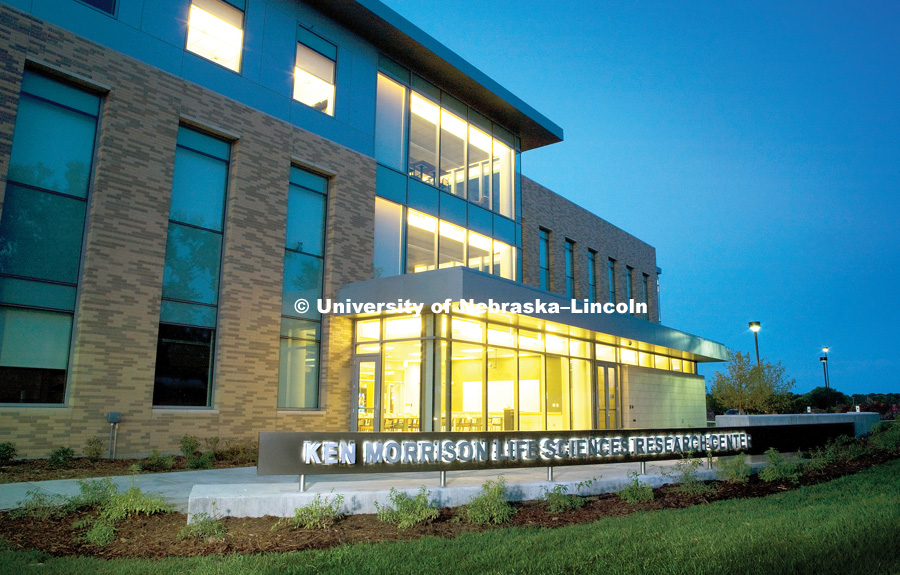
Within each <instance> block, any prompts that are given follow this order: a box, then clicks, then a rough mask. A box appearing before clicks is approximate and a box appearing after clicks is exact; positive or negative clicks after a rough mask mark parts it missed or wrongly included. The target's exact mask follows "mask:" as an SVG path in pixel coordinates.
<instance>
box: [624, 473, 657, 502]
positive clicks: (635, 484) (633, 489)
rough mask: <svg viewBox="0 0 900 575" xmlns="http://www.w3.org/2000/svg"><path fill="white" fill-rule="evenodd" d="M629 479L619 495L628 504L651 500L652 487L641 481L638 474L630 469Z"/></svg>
mask: <svg viewBox="0 0 900 575" xmlns="http://www.w3.org/2000/svg"><path fill="white" fill-rule="evenodd" d="M628 477H630V478H631V481H630V482H629V483H628V485H626V486H625V487H624V488H623V489H622V490H621V491H619V493H618V495H619V497H620V498H621V499H622V500H623V501H625V502H626V503H628V504H630V505H634V504H636V503H646V502H648V501H653V488H652V487H650V485H648V484H646V483H641V479H640V477H641V476H640V475H638V474H637V473H635V472H634V471H632V472H631V473H629V474H628Z"/></svg>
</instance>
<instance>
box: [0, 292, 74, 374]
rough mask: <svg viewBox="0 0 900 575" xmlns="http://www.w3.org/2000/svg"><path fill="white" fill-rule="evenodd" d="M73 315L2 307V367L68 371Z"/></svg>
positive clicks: (0, 360)
mask: <svg viewBox="0 0 900 575" xmlns="http://www.w3.org/2000/svg"><path fill="white" fill-rule="evenodd" d="M71 333H72V315H71V314H68V313H58V312H51V311H43V310H36V309H21V308H10V307H0V366H3V367H30V368H46V369H62V370H65V369H66V368H67V367H68V364H69V338H70V335H71Z"/></svg>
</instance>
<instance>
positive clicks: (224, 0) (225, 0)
mask: <svg viewBox="0 0 900 575" xmlns="http://www.w3.org/2000/svg"><path fill="white" fill-rule="evenodd" d="M195 1H196V0H190V2H189V3H188V12H187V17H186V18H185V24H186V30H185V35H184V50H185V52H188V53H191V54H193V55H195V56H197V57H198V58H202V59H203V60H205V61H206V62H211V63H213V64H215V65H216V66H219V67H220V68H222V69H223V70H228V71H229V72H233V73H235V74H237V75H239V76H240V75H242V74H243V70H244V39H245V37H246V32H247V5H246V2H244V1H240V2H239V1H238V0H202V1H204V2H218V3H220V4H225V5H228V6H231V7H232V8H233V9H235V10H237V11H239V12H240V13H241V26H240V31H241V46H240V53H239V54H238V58H237V69H234V68H229V67H228V66H226V65H225V64H222V63H221V62H217V61H215V60H213V59H212V58H209V57H207V56H205V55H203V54H200V53H199V52H195V51H194V50H191V48H190V37H191V8H192V7H193V6H194V2H195ZM238 3H240V4H241V5H242V6H239V5H238ZM197 8H198V9H200V10H203V11H204V12H206V10H204V9H203V8H201V7H200V6H199V5H198V6H197ZM207 14H209V12H207ZM210 15H211V16H213V17H214V18H218V16H215V15H214V14H210ZM218 19H219V20H222V19H221V18H218ZM226 24H227V22H226Z"/></svg>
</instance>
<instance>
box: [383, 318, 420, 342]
mask: <svg viewBox="0 0 900 575" xmlns="http://www.w3.org/2000/svg"><path fill="white" fill-rule="evenodd" d="M421 335H422V318H421V317H396V318H391V319H386V320H384V339H406V338H410V337H420V336H421Z"/></svg>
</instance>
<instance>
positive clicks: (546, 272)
mask: <svg viewBox="0 0 900 575" xmlns="http://www.w3.org/2000/svg"><path fill="white" fill-rule="evenodd" d="M538 246H539V250H540V265H541V288H542V289H545V290H549V289H550V232H549V231H548V230H545V229H544V228H541V231H540V243H539V245H538Z"/></svg>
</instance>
